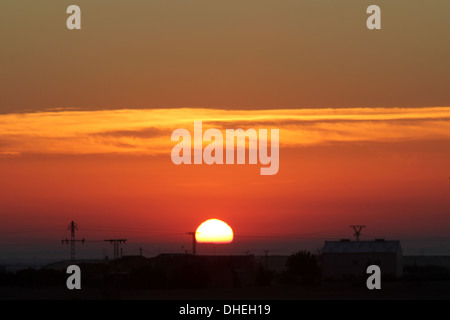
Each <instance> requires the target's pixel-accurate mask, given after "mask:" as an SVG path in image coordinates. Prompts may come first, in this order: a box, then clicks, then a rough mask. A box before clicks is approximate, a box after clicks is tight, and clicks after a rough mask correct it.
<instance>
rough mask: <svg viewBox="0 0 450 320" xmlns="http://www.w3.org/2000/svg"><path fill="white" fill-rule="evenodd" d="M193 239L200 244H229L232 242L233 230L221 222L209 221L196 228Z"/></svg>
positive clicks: (216, 220)
mask: <svg viewBox="0 0 450 320" xmlns="http://www.w3.org/2000/svg"><path fill="white" fill-rule="evenodd" d="M195 239H196V240H197V242H201V243H230V242H232V241H233V230H232V229H231V227H230V226H229V225H228V224H226V223H225V222H223V221H221V220H218V219H209V220H206V221H205V222H203V223H202V224H201V225H200V226H199V227H198V228H197V231H196V232H195Z"/></svg>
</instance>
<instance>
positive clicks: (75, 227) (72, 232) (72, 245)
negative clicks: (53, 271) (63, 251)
mask: <svg viewBox="0 0 450 320" xmlns="http://www.w3.org/2000/svg"><path fill="white" fill-rule="evenodd" d="M67 230H70V240H69V239H67V238H66V239H64V240H61V241H62V244H64V243H65V244H69V242H70V261H71V262H72V263H74V262H75V242H77V241H79V242H81V243H82V244H84V238H83V239H81V240H76V239H75V230H78V225H77V224H76V223H75V222H73V221H72V222H71V223H69V225H68V226H67Z"/></svg>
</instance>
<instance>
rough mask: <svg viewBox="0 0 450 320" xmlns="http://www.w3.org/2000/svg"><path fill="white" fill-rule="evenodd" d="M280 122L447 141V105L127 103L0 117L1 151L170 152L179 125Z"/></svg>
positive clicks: (288, 142) (301, 129) (348, 138)
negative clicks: (243, 106)
mask: <svg viewBox="0 0 450 320" xmlns="http://www.w3.org/2000/svg"><path fill="white" fill-rule="evenodd" d="M194 120H202V121H203V127H204V130H205V129H207V128H219V129H222V130H224V129H237V128H244V129H245V128H254V129H259V128H279V129H280V145H281V146H284V147H301V146H308V145H320V144H329V143H333V142H346V143H352V142H364V141H367V142H369V141H378V142H397V141H411V140H448V141H449V142H450V107H436V108H349V109H282V110H232V111H231V110H217V109H200V108H199V109H193V108H189V109H186V108H180V109H145V110H135V109H122V110H102V111H56V112H39V113H25V114H6V115H0V154H4V155H9V156H11V155H12V156H14V155H18V154H26V153H33V154H36V153H38V154H108V153H115V154H116V153H121V154H149V155H156V154H168V153H169V152H170V149H171V148H172V147H173V142H171V139H170V136H171V132H172V131H173V130H175V129H177V128H186V129H188V130H191V131H192V130H193V121H194Z"/></svg>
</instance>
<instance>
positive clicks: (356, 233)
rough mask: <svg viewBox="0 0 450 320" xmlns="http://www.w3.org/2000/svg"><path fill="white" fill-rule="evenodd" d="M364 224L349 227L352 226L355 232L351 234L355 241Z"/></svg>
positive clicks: (357, 239)
mask: <svg viewBox="0 0 450 320" xmlns="http://www.w3.org/2000/svg"><path fill="white" fill-rule="evenodd" d="M365 227H366V226H360V225H351V226H350V228H353V230H354V231H355V233H354V234H353V235H354V236H355V238H356V241H359V235H360V234H361V230H362V229H363V228H365Z"/></svg>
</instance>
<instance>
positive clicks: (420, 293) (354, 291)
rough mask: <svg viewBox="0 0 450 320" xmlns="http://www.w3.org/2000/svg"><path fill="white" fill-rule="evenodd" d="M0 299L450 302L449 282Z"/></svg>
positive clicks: (7, 294)
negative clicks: (371, 287)
mask: <svg viewBox="0 0 450 320" xmlns="http://www.w3.org/2000/svg"><path fill="white" fill-rule="evenodd" d="M0 299H2V300H18V299H19V300H22V299H23V300H36V299H37V300H42V299H44V300H73V299H75V300H91V299H95V300H97V299H98V300H105V299H106V300H109V299H117V300H119V299H120V300H342V299H344V300H349V299H350V300H371V299H383V300H386V299H387V300H391V299H394V300H396V299H407V300H411V299H414V300H442V299H445V300H449V299H450V281H421V282H411V281H395V282H386V283H383V284H382V287H381V289H380V290H369V289H367V288H366V287H365V286H361V285H355V284H354V283H351V282H328V283H322V284H320V285H318V286H313V287H308V286H297V285H270V286H261V287H244V288H202V289H153V290H147V289H141V290H137V289H118V288H89V287H83V286H82V288H81V289H80V290H68V289H67V288H66V287H65V286H64V285H63V286H50V287H39V286H34V287H0Z"/></svg>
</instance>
